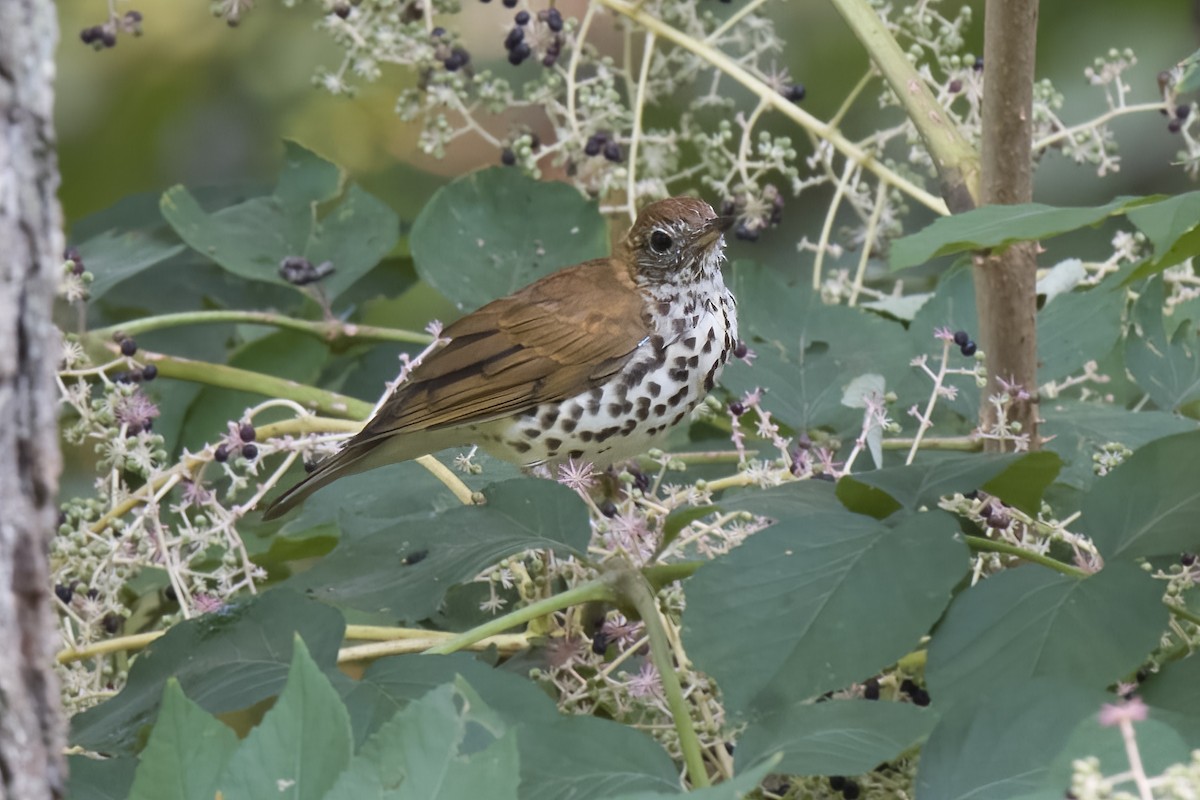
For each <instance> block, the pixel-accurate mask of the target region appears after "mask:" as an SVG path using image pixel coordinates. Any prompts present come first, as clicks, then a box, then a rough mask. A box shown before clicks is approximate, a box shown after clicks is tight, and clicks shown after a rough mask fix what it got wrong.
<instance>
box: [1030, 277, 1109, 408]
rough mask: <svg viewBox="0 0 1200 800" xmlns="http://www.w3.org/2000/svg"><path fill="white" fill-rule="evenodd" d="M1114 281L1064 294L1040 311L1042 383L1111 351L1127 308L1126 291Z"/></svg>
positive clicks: (1040, 377) (1039, 353)
mask: <svg viewBox="0 0 1200 800" xmlns="http://www.w3.org/2000/svg"><path fill="white" fill-rule="evenodd" d="M1113 283H1114V281H1107V282H1105V283H1104V284H1101V285H1100V286H1097V287H1096V288H1094V289H1091V290H1089V291H1086V292H1083V291H1074V292H1068V293H1066V294H1061V295H1059V296H1058V297H1056V298H1054V299H1053V300H1051V301H1050V304H1049V305H1047V306H1046V307H1045V308H1043V309H1042V310H1041V311H1040V312H1039V313H1038V317H1037V326H1038V330H1037V339H1038V362H1039V363H1038V383H1039V384H1042V383H1046V382H1048V381H1054V380H1058V379H1060V378H1065V377H1066V376H1068V375H1071V374H1073V373H1077V372H1079V371H1080V369H1081V368H1082V367H1083V364H1084V362H1085V361H1094V360H1099V359H1101V358H1103V357H1104V356H1105V355H1106V354H1107V353H1108V352H1109V351H1110V350H1112V348H1113V345H1114V344H1116V343H1117V340H1118V339H1119V338H1120V336H1121V313H1122V312H1123V311H1124V310H1125V290H1124V289H1123V288H1121V287H1120V286H1114V285H1113Z"/></svg>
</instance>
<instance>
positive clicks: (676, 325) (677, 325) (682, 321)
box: [671, 317, 696, 333]
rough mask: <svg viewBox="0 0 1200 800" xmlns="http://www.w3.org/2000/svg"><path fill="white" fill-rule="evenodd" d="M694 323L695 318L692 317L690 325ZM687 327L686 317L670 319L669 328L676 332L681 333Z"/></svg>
mask: <svg viewBox="0 0 1200 800" xmlns="http://www.w3.org/2000/svg"><path fill="white" fill-rule="evenodd" d="M695 324H696V320H695V318H694V317H693V318H692V325H695ZM687 329H688V321H687V319H686V318H684V317H676V318H675V319H673V320H671V330H673V331H675V332H676V333H683V332H684V331H686V330H687Z"/></svg>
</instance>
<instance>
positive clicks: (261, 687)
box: [71, 589, 345, 754]
mask: <svg viewBox="0 0 1200 800" xmlns="http://www.w3.org/2000/svg"><path fill="white" fill-rule="evenodd" d="M344 630H345V625H344V623H343V622H342V617H341V615H340V614H339V613H338V612H337V611H335V610H334V609H332V608H329V607H328V606H324V605H322V604H320V603H317V602H315V601H313V600H310V599H308V598H305V597H303V596H302V595H298V594H296V593H294V592H290V591H287V590H281V589H274V590H272V591H269V592H267V593H266V594H263V595H260V596H258V597H255V598H253V599H251V600H247V601H245V602H242V603H237V604H234V605H230V606H226V607H225V608H223V609H222V610H220V611H216V612H213V613H211V614H206V615H204V616H202V617H197V618H195V619H190V620H186V621H184V622H180V623H177V624H176V625H175V626H174V627H172V628H171V629H170V630H168V631H167V632H166V634H165V635H164V636H163V637H162V638H161V639H158V640H156V641H155V642H153V643H151V644H150V645H149V646H148V647H147V648H146V650H144V651H143V652H142V653H141V654H140V655H139V656H138V658H137V660H136V661H134V662H133V666H132V668H131V669H130V670H129V679H128V682H127V683H126V685H125V688H124V689H122V690H121V691H120V693H119V694H117V696H116V697H114V698H112V699H111V700H108V701H106V702H104V703H101V704H100V705H98V706H95V707H94V708H90V709H88V710H86V711H83V712H81V713H79V714H76V715H75V717H73V718H72V720H71V743H72V744H74V745H78V746H80V747H84V748H86V749H88V750H96V751H99V752H103V753H110V754H126V753H131V752H133V751H134V749H135V748H136V747H137V745H138V744H139V742H138V737H139V736H140V735H141V734H142V733H143V732H144V730H145V729H147V728H148V727H149V726H150V725H151V724H153V722H154V719H155V717H156V715H157V714H158V707H159V702H160V700H161V698H162V694H163V687H164V686H165V685H166V682H167V679H168V678H172V677H173V678H176V679H177V680H178V681H179V684H180V686H181V687H182V689H183V691H184V693H185V694H186V695H187V696H188V697H190V698H191V699H192V700H193V701H194V702H196V703H197V704H198V705H199V706H200V707H201V708H203V709H204V710H205V711H208V712H210V713H213V714H219V713H222V712H226V711H235V710H238V709H242V708H246V707H248V706H250V705H253V704H254V703H257V702H258V701H259V700H263V699H264V698H267V697H270V696H272V695H274V694H276V693H277V692H278V691H279V690H280V689H281V688H282V687H283V683H284V679H285V677H286V675H287V670H288V664H289V663H290V662H291V660H292V642H293V638H294V637H295V636H300V637H302V638H303V639H304V641H305V642H307V643H308V647H309V648H310V649H311V650H312V652H313V653H314V654H315V658H316V659H317V661H319V662H320V663H322V664H325V665H327V666H329V667H331V668H332V666H333V665H334V664H335V663H336V661H337V651H338V648H339V647H340V646H341V643H342V634H343V632H344Z"/></svg>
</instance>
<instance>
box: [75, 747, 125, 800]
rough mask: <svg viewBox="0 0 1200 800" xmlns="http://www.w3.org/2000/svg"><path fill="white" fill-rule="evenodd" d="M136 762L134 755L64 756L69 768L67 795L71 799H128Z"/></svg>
mask: <svg viewBox="0 0 1200 800" xmlns="http://www.w3.org/2000/svg"><path fill="white" fill-rule="evenodd" d="M137 765H138V762H137V759H135V758H132V757H120V756H119V757H117V758H104V759H96V758H90V757H88V756H74V755H72V756H67V766H68V769H69V771H70V779H69V780H68V782H67V797H69V798H71V800H127V798H128V797H129V789H130V787H131V786H132V785H133V775H134V771H135V770H136V769H137Z"/></svg>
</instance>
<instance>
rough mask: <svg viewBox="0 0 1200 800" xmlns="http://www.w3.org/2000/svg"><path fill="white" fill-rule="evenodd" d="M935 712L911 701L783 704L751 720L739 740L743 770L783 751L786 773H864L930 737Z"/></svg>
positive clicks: (781, 768) (739, 761) (737, 761)
mask: <svg viewBox="0 0 1200 800" xmlns="http://www.w3.org/2000/svg"><path fill="white" fill-rule="evenodd" d="M936 723H937V715H936V714H935V713H934V712H933V711H932V710H930V709H928V708H921V707H919V706H915V705H912V704H911V703H889V702H886V701H879V700H876V701H871V700H830V701H827V702H824V703H807V704H794V705H788V706H783V707H780V708H778V709H775V710H774V711H772V712H770V713H768V714H765V715H763V716H762V717H760V718H758V719H756V720H754V721H753V722H751V723H750V725H749V727H747V728H746V731H745V733H743V734H742V735H741V736H740V737H739V738H738V743H737V751H736V756H735V761H734V764H735V766H736V768H737V771H738V772H739V773H740V772H741V771H742V770H743V769H746V768H747V767H749V766H754V765H756V764H759V763H760V762H762V761H764V760H765V759H769V758H770V757H771V756H772V755H773V754H775V753H782V754H783V761H782V762H780V764H779V767H778V769H776V770H774V771H776V772H781V773H784V774H787V775H861V774H862V773H864V772H870V771H871V770H873V769H875V767H877V766H879V765H880V764H882V763H883V762H885V761H889V760H891V759H893V758H895V757H896V756H898V755H899V754H900V753H902V752H903V751H905V750H907V749H908V748H909V747H911V746H913V745H915V744H917V743H918V742H919V741H920V740H921V739H923V738H925V737H926V736H928V735H929V732H930V731H931V730H933V726H934V725H935V724H936Z"/></svg>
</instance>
